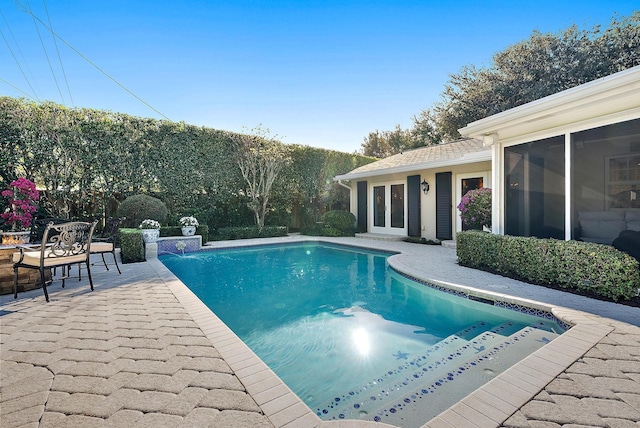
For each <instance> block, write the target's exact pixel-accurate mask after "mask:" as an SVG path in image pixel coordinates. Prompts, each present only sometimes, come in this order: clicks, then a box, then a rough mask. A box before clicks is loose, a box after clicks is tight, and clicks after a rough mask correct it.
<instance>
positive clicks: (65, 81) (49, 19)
mask: <svg viewBox="0 0 640 428" xmlns="http://www.w3.org/2000/svg"><path fill="white" fill-rule="evenodd" d="M42 4H43V5H44V11H45V12H46V14H47V20H48V21H49V27H51V28H53V24H51V17H50V16H49V9H47V3H46V2H45V0H42ZM52 38H53V45H54V46H55V47H56V53H57V54H58V61H59V62H60V68H61V69H62V76H63V77H64V83H65V84H66V85H67V92H69V98H70V99H71V105H72V106H73V96H72V95H71V88H70V87H69V81H68V80H67V73H65V71H64V65H63V64H62V57H61V56H60V49H58V42H57V41H56V38H55V37H52Z"/></svg>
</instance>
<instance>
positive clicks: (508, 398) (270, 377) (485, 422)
mask: <svg viewBox="0 0 640 428" xmlns="http://www.w3.org/2000/svg"><path fill="white" fill-rule="evenodd" d="M288 242H291V241H290V240H289V241H288ZM304 242H317V243H328V244H332V245H333V244H336V243H335V242H332V241H331V240H324V239H318V238H307V237H301V238H299V239H297V240H296V242H295V243H304ZM243 244H244V245H243ZM256 245H257V244H255V243H250V242H245V243H243V242H232V243H230V242H228V241H227V242H226V243H225V245H224V246H215V247H209V248H207V247H203V250H213V249H228V248H240V247H247V246H256ZM267 245H268V244H267ZM339 245H342V244H341V243H339ZM347 246H352V247H357V248H363V249H368V248H370V247H367V245H365V244H363V245H347ZM371 249H373V250H376V251H380V249H379V248H371ZM391 252H394V253H397V252H396V251H391ZM401 255H402V253H401V252H400V253H399V254H396V256H401ZM393 258H394V256H391V257H390V258H389V265H390V266H391V267H392V268H393V269H394V270H396V271H398V272H400V273H402V274H405V275H407V276H410V277H412V278H416V279H418V280H420V281H425V282H429V283H432V284H434V285H436V286H437V287H443V288H447V289H450V290H453V291H459V292H463V293H465V294H466V295H467V296H474V297H478V298H481V299H486V300H493V301H503V302H508V303H511V304H514V305H519V306H525V307H531V308H534V309H536V310H541V311H545V312H548V313H551V314H553V316H555V317H556V318H557V319H558V320H560V321H561V322H562V323H566V324H567V325H571V326H573V327H572V328H571V329H569V330H568V331H566V332H565V333H563V334H562V335H560V336H559V337H557V338H555V339H554V340H553V341H551V342H550V343H549V344H547V345H545V346H543V347H542V348H540V349H538V350H537V351H535V352H534V353H532V354H531V355H529V356H528V357H526V358H525V359H523V360H521V361H520V362H518V363H516V364H515V365H513V366H512V367H510V368H509V369H507V370H506V371H504V372H503V373H501V374H499V375H498V376H496V377H495V378H494V379H492V380H491V381H489V382H487V383H486V384H484V385H483V386H481V387H480V388H478V389H476V390H475V391H473V392H471V393H470V394H469V395H467V396H466V397H465V398H463V399H462V400H460V401H459V402H457V403H456V404H454V405H452V406H451V407H450V408H449V409H447V410H445V411H444V412H442V413H440V414H439V415H437V416H435V417H434V418H432V419H431V420H430V421H428V422H426V423H425V424H424V425H422V427H430V428H440V427H442V428H451V427H459V426H469V427H473V426H477V427H498V426H500V424H502V423H503V422H504V421H506V420H507V419H508V418H509V417H510V416H511V415H512V414H513V413H515V412H516V411H517V410H518V409H520V408H521V407H522V406H523V405H525V404H526V403H527V402H529V401H530V400H531V399H532V398H534V397H535V396H536V395H537V394H538V393H539V392H540V391H542V390H543V388H544V387H545V386H546V385H547V384H548V383H550V382H551V381H553V380H554V379H555V378H556V377H557V376H558V375H560V374H561V373H562V372H564V371H565V370H566V369H567V368H568V367H569V366H571V365H572V364H573V363H574V362H575V361H576V360H578V359H579V358H581V357H582V356H583V355H584V354H585V353H586V352H587V351H588V350H589V349H591V348H592V347H593V346H595V345H596V344H597V343H598V342H599V341H600V340H602V338H604V337H605V336H606V335H607V334H609V333H610V332H611V331H613V330H614V327H612V326H609V325H606V324H604V323H602V322H600V321H599V317H598V316H594V315H592V314H588V313H585V312H581V311H577V310H574V309H569V308H564V307H560V306H555V305H549V304H546V303H542V302H539V301H535V300H529V299H523V298H518V297H513V296H510V295H508V294H504V293H498V292H493V291H488V290H482V289H478V288H473V287H469V286H464V285H460V284H455V283H450V282H444V281H435V280H433V279H429V278H420V277H419V275H416V273H415V272H411V271H410V269H406V267H405V266H403V265H402V264H401V263H396V262H395V260H393ZM148 262H149V263H150V265H151V267H152V268H153V269H154V271H155V272H156V274H157V275H158V276H159V277H160V278H161V279H162V280H163V281H164V282H165V284H166V285H167V286H168V288H169V289H170V290H171V292H172V293H173V294H174V295H175V296H176V298H177V299H178V300H179V301H180V302H181V304H182V305H183V306H184V307H185V309H186V310H187V311H188V312H189V313H190V314H191V316H192V317H193V319H194V321H195V322H196V324H197V325H198V326H199V327H200V328H201V330H202V331H203V332H204V334H205V335H206V336H207V338H208V339H209V340H210V341H211V343H212V345H213V346H214V347H215V348H216V349H217V350H218V352H219V353H220V355H221V356H222V357H223V359H224V360H225V361H226V362H227V363H228V364H229V366H230V368H231V369H232V370H233V371H234V372H235V374H236V376H237V377H238V379H239V380H240V382H241V383H242V384H243V385H244V386H245V388H246V390H247V392H248V393H249V394H250V395H251V396H252V397H253V399H254V400H255V401H256V404H258V406H260V408H261V409H262V411H263V412H264V414H265V415H266V416H267V418H268V419H269V420H270V421H271V423H273V425H274V426H275V427H278V428H279V427H297V426H301V427H311V426H316V427H322V428H326V427H337V426H340V427H347V428H351V427H372V428H373V427H390V426H392V425H389V424H384V423H380V422H373V421H362V420H340V421H323V420H322V419H320V418H319V417H318V416H317V415H316V414H315V412H313V411H312V410H311V409H310V408H309V407H308V406H307V405H306V404H305V403H304V402H303V401H302V400H301V399H300V398H299V397H298V396H297V395H296V394H295V393H294V392H293V391H292V390H291V389H290V388H289V387H288V386H287V385H286V384H285V383H284V382H283V381H282V380H281V379H280V378H279V377H278V376H277V375H276V374H275V373H274V372H273V371H272V370H271V369H270V368H269V367H268V366H267V365H266V364H265V363H264V362H263V361H262V360H261V359H260V358H259V357H258V356H257V355H255V353H254V352H253V351H252V350H251V349H250V348H249V347H248V346H247V345H246V344H245V343H244V342H242V340H240V338H239V337H237V336H236V335H235V333H233V331H231V329H230V328H229V327H228V326H227V325H226V324H224V322H223V321H222V320H220V318H218V317H217V316H216V315H215V314H214V313H213V312H212V311H211V310H210V309H209V308H208V307H207V306H206V305H205V304H204V303H202V301H201V300H200V299H199V298H198V297H197V296H196V295H195V294H194V293H193V292H192V291H191V290H189V289H188V288H187V287H186V286H185V285H184V284H183V283H182V282H181V281H180V280H179V279H178V278H177V277H176V276H175V275H174V274H173V273H172V272H171V271H170V270H169V269H168V268H167V267H166V266H165V265H164V264H163V263H162V262H161V261H159V260H158V259H151V260H148Z"/></svg>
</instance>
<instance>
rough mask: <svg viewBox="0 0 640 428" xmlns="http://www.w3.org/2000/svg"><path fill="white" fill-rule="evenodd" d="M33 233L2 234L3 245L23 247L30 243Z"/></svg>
mask: <svg viewBox="0 0 640 428" xmlns="http://www.w3.org/2000/svg"><path fill="white" fill-rule="evenodd" d="M30 234H31V232H29V231H28V230H27V231H25V232H2V245H23V244H28V243H29V236H30Z"/></svg>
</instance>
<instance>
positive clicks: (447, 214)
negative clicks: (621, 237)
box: [335, 66, 640, 244]
mask: <svg viewBox="0 0 640 428" xmlns="http://www.w3.org/2000/svg"><path fill="white" fill-rule="evenodd" d="M459 131H460V133H461V135H462V136H463V139H462V140H460V141H456V142H453V143H449V144H443V145H438V146H432V147H424V148H420V149H417V150H412V151H410V152H406V153H401V154H398V155H394V156H391V157H389V158H386V159H382V160H380V161H378V162H374V163H372V164H369V165H365V166H363V167H361V168H358V169H355V170H353V171H351V172H349V173H347V174H344V175H340V176H337V177H335V180H337V181H339V182H341V183H342V184H345V185H348V186H349V187H350V188H351V196H352V197H351V201H352V202H351V211H352V212H353V213H354V214H355V215H356V218H357V219H358V229H359V231H361V232H365V231H366V232H369V233H383V234H389V235H402V236H422V237H424V238H427V239H434V238H435V239H441V240H445V239H452V238H454V237H455V232H456V231H460V230H462V224H461V222H460V220H459V213H458V212H457V209H456V208H455V206H456V205H457V203H458V202H459V200H460V198H461V197H462V195H463V194H464V193H463V192H465V191H466V190H468V189H472V188H475V187H483V186H484V187H491V188H492V189H493V192H492V195H493V196H492V197H493V200H492V203H493V206H492V210H493V213H492V217H493V221H492V229H493V230H492V231H493V233H497V234H509V235H519V236H539V237H555V238H559V239H583V240H589V241H594V242H600V243H606V244H610V243H611V242H612V241H613V240H614V239H615V238H616V237H617V236H618V234H619V233H620V232H621V231H622V230H626V229H632V230H640V194H639V193H640V66H637V67H633V68H630V69H627V70H624V71H621V72H618V73H615V74H613V75H610V76H607V77H604V78H601V79H597V80H594V81H592V82H589V83H585V84H583V85H580V86H577V87H575V88H571V89H568V90H565V91H562V92H559V93H557V94H554V95H550V96H548V97H545V98H542V99H539V100H536V101H533V102H530V103H527V104H524V105H522V106H519V107H516V108H513V109H510V110H507V111H504V112H502V113H499V114H496V115H493V116H490V117H487V118H484V119H481V120H478V121H476V122H473V123H470V124H468V125H467V126H465V127H464V128H462V129H460V130H459ZM421 183H423V184H421ZM427 183H428V185H426V184H427ZM427 188H428V191H423V190H427Z"/></svg>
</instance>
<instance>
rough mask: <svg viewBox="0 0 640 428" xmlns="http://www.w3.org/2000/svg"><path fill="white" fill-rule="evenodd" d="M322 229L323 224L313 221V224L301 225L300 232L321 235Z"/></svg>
mask: <svg viewBox="0 0 640 428" xmlns="http://www.w3.org/2000/svg"><path fill="white" fill-rule="evenodd" d="M322 229H324V224H322V223H315V224H314V225H313V226H303V227H301V228H300V233H301V234H302V235H308V236H322Z"/></svg>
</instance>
